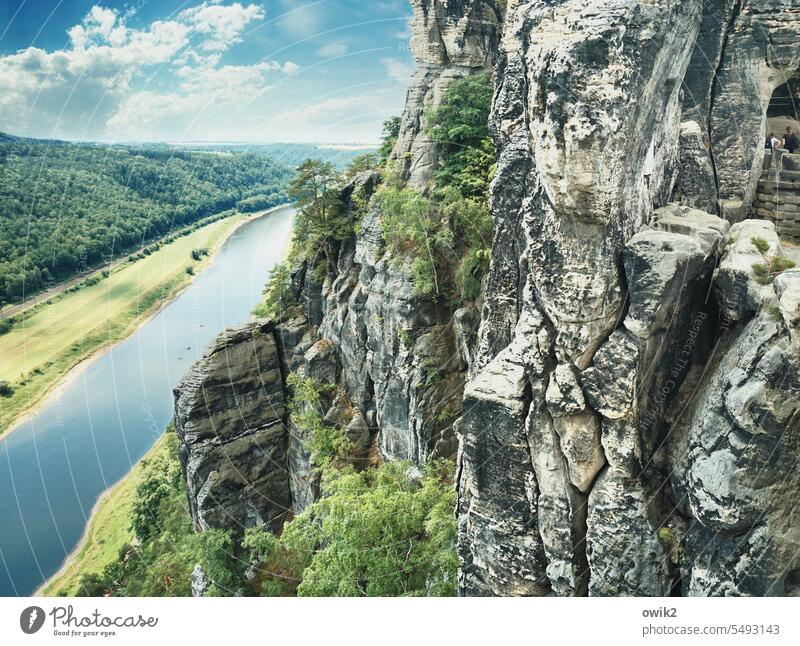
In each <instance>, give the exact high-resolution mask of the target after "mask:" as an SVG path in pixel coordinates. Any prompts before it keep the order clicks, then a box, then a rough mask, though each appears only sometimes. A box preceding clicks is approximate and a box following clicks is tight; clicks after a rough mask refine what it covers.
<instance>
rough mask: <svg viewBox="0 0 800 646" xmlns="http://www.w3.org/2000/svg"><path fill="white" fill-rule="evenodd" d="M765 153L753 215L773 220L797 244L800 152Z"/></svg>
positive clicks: (780, 232) (784, 236)
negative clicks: (774, 154) (791, 153)
mask: <svg viewBox="0 0 800 646" xmlns="http://www.w3.org/2000/svg"><path fill="white" fill-rule="evenodd" d="M775 162H776V163H774V164H773V154H772V153H771V152H766V153H765V155H764V171H763V174H762V176H761V179H760V180H759V182H758V189H757V190H756V195H755V198H754V200H753V212H754V216H755V217H756V218H759V219H764V220H772V221H773V222H774V223H775V228H776V229H777V230H778V235H779V236H780V237H781V238H782V239H783V240H788V241H789V242H792V243H794V244H800V154H794V155H790V154H789V153H786V152H784V151H777V154H776V156H775Z"/></svg>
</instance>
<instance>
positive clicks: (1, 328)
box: [0, 319, 14, 336]
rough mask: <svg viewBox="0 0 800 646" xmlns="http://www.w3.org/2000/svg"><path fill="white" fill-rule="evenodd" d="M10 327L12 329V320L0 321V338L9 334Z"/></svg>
mask: <svg viewBox="0 0 800 646" xmlns="http://www.w3.org/2000/svg"><path fill="white" fill-rule="evenodd" d="M12 327H14V320H13V319H0V336H3V335H4V334H7V333H9V332H11V328H12Z"/></svg>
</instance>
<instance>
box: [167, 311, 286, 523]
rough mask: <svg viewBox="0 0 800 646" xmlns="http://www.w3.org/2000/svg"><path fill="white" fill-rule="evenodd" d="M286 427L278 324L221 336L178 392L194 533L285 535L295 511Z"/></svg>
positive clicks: (179, 431) (258, 324) (253, 325)
mask: <svg viewBox="0 0 800 646" xmlns="http://www.w3.org/2000/svg"><path fill="white" fill-rule="evenodd" d="M285 421H286V420H285V403H284V377H283V368H282V365H281V351H280V346H279V342H278V339H277V338H276V330H275V326H274V324H273V323H272V322H271V321H263V320H262V321H254V322H252V323H248V324H246V325H242V326H240V327H237V328H233V329H231V330H227V331H226V332H223V333H222V334H221V335H219V336H218V337H217V338H216V339H215V340H214V342H213V343H212V344H211V345H210V346H209V347H208V349H207V350H206V352H205V354H204V356H203V358H202V359H201V360H200V361H198V362H197V363H196V364H195V365H194V366H192V368H191V370H189V372H188V373H187V374H186V375H185V376H184V378H183V379H182V380H181V382H180V383H179V384H178V386H177V387H176V389H175V430H176V431H177V434H178V438H179V439H180V457H181V466H182V468H183V472H184V476H185V478H186V484H187V490H188V497H189V510H190V513H191V516H192V522H193V524H194V527H195V529H196V530H197V531H203V530H206V529H208V528H211V527H216V528H225V529H232V530H234V531H235V532H237V533H242V532H243V531H244V530H245V529H246V528H247V527H252V526H254V525H262V524H263V525H266V526H267V527H270V528H272V529H274V530H277V529H279V528H280V527H281V525H282V524H283V520H284V518H285V517H286V514H287V513H288V511H289V510H290V508H291V497H290V494H289V478H288V473H287V434H286V427H285Z"/></svg>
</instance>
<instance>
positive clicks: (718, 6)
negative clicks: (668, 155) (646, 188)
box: [681, 0, 800, 221]
mask: <svg viewBox="0 0 800 646" xmlns="http://www.w3.org/2000/svg"><path fill="white" fill-rule="evenodd" d="M798 36H800V21H798V19H797V4H796V3H795V2H794V1H793V0H704V2H703V18H702V23H701V26H700V33H699V36H698V38H697V43H696V46H695V48H694V52H693V55H692V60H691V63H690V67H689V70H688V71H687V73H686V76H685V80H684V84H685V92H684V95H683V104H684V108H685V110H684V115H683V117H682V120H683V121H684V124H683V125H682V128H681V132H682V137H681V148H682V149H686V150H694V151H695V152H694V153H689V154H691V155H696V163H694V164H687V165H686V166H684V167H683V168H682V170H681V190H682V193H683V194H684V195H685V198H686V200H687V203H688V204H691V205H694V206H699V207H702V208H707V207H708V205H709V202H708V200H709V198H708V197H707V196H709V195H711V196H713V202H718V205H719V213H720V214H721V215H723V216H724V217H725V218H727V219H730V220H734V221H735V220H740V219H742V218H744V217H745V216H746V215H747V212H748V209H749V207H750V205H751V202H752V199H753V196H754V194H755V191H756V188H757V186H758V180H759V178H760V177H761V168H762V164H763V156H762V155H761V151H762V149H763V139H764V133H765V132H766V131H767V122H766V116H767V106H768V105H769V101H770V98H771V97H772V93H773V91H774V90H775V89H776V88H777V87H778V86H780V85H782V84H783V83H785V82H786V81H787V80H788V79H789V78H791V77H792V76H793V75H794V73H795V72H796V71H797V68H798V66H800V38H798ZM697 131H699V132H700V133H702V135H704V136H705V145H704V149H705V151H704V153H705V154H703V149H702V148H700V147H699V146H698V144H697V143H696V142H697V136H698V135H697ZM714 186H716V187H717V190H714Z"/></svg>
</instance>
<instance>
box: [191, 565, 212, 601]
mask: <svg viewBox="0 0 800 646" xmlns="http://www.w3.org/2000/svg"><path fill="white" fill-rule="evenodd" d="M210 587H211V581H209V579H208V577H207V576H206V573H205V571H204V570H203V566H202V565H200V564H199V563H198V564H197V565H195V566H194V569H193V570H192V596H193V597H204V596H206V593H207V592H208V589H209V588H210Z"/></svg>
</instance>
